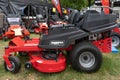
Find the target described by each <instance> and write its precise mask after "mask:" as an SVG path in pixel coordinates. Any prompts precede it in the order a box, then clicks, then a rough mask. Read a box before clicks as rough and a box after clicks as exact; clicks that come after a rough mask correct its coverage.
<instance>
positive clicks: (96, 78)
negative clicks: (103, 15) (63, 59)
mask: <svg viewBox="0 0 120 80" xmlns="http://www.w3.org/2000/svg"><path fill="white" fill-rule="evenodd" d="M31 36H32V37H38V35H34V34H32V35H31ZM8 42H9V41H7V42H4V41H2V40H0V54H1V55H0V80H120V54H112V53H110V54H103V64H102V67H101V68H100V70H99V71H98V72H96V73H92V74H87V73H81V72H77V71H75V70H74V69H72V68H71V66H70V65H68V66H67V68H66V70H65V71H63V72H60V73H53V74H45V73H41V72H38V71H37V70H35V69H30V70H25V68H24V63H25V62H26V61H27V58H26V57H19V58H20V60H21V62H22V67H21V70H20V72H19V73H18V74H12V73H10V72H6V71H5V70H4V66H3V62H4V61H3V57H2V56H3V54H4V47H5V46H7V44H8Z"/></svg>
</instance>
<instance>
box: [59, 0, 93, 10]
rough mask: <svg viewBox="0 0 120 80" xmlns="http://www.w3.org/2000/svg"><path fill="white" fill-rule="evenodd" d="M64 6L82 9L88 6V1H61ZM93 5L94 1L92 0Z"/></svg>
mask: <svg viewBox="0 0 120 80" xmlns="http://www.w3.org/2000/svg"><path fill="white" fill-rule="evenodd" d="M60 2H61V4H62V6H64V7H70V8H74V9H79V10H80V9H82V8H84V7H87V6H88V0H60ZM91 3H93V0H91Z"/></svg>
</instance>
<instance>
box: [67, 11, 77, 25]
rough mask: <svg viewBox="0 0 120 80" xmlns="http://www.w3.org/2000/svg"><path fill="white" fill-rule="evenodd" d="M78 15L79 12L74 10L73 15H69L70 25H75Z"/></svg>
mask: <svg viewBox="0 0 120 80" xmlns="http://www.w3.org/2000/svg"><path fill="white" fill-rule="evenodd" d="M78 14H79V12H78V11H77V10H73V11H72V13H71V14H70V15H69V18H68V22H69V23H70V24H75V22H76V19H77V17H78Z"/></svg>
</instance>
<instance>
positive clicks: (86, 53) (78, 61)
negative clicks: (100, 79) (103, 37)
mask: <svg viewBox="0 0 120 80" xmlns="http://www.w3.org/2000/svg"><path fill="white" fill-rule="evenodd" d="M70 61H71V65H72V67H73V68H74V69H76V70H77V71H81V72H87V73H92V72H96V71H98V70H99V69H100V67H101V64H102V53H101V52H100V50H99V49H98V48H97V47H96V46H94V45H93V44H92V43H90V42H82V43H79V44H77V45H76V46H75V48H74V49H73V50H72V52H71V53H70Z"/></svg>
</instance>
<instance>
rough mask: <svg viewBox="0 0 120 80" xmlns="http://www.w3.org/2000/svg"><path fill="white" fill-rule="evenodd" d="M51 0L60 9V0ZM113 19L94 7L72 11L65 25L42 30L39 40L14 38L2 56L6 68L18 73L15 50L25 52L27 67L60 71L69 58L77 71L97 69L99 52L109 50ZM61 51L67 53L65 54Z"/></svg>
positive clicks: (19, 65) (114, 24)
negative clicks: (82, 12) (27, 59)
mask: <svg viewBox="0 0 120 80" xmlns="http://www.w3.org/2000/svg"><path fill="white" fill-rule="evenodd" d="M52 1H53V3H54V4H55V5H57V7H56V8H57V9H58V12H61V8H60V2H59V0H52ZM30 2H31V3H33V1H32V0H30ZM61 15H62V14H61ZM116 19H117V18H116V15H114V14H101V13H99V12H97V11H95V10H87V11H86V12H84V14H81V13H80V12H78V11H76V10H75V11H72V13H71V15H70V17H69V19H68V20H70V21H69V23H68V24H57V25H52V26H50V27H48V30H47V31H48V33H43V34H42V36H41V38H39V39H37V38H33V39H30V40H22V39H21V38H20V37H17V38H14V39H13V40H11V41H10V42H9V44H8V47H6V48H5V54H4V56H3V58H4V61H5V62H4V66H5V69H6V70H7V71H10V72H12V73H18V72H19V70H20V67H21V63H20V60H19V58H18V57H17V56H15V55H14V53H17V52H18V53H23V54H28V57H29V61H27V62H26V63H25V68H26V69H30V68H31V67H33V68H35V69H37V70H38V71H40V72H44V73H54V72H61V71H64V70H65V68H66V61H67V60H69V61H70V64H71V66H72V67H73V68H74V69H75V70H77V71H82V72H87V73H92V72H96V71H98V70H99V69H100V67H101V65H102V52H104V53H108V52H111V31H112V30H113V28H115V27H116V26H117V25H118V24H117V23H116ZM48 20H49V19H48ZM48 25H49V24H48ZM63 51H67V52H68V53H67V54H68V55H67V57H66V56H65V55H64V53H63ZM69 52H70V53H69Z"/></svg>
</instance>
